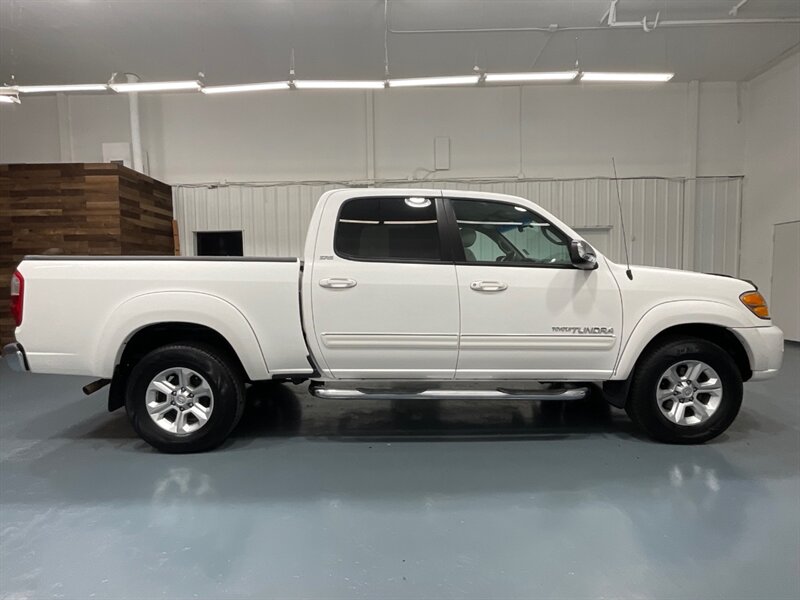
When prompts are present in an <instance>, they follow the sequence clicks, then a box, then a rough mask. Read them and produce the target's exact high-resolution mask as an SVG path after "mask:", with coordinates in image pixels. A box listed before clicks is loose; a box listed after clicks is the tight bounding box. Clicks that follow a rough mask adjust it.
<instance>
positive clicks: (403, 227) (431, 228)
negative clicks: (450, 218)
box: [334, 197, 442, 262]
mask: <svg viewBox="0 0 800 600" xmlns="http://www.w3.org/2000/svg"><path fill="white" fill-rule="evenodd" d="M334 250H335V251H336V254H338V255H339V256H341V257H342V258H349V259H354V260H378V261H380V260H386V261H402V262H430V261H441V259H442V255H441V244H440V239H439V228H438V225H437V221H436V201H435V199H434V198H422V197H420V198H414V197H407V198H403V197H396V198H353V199H352V200H348V201H346V202H345V203H344V204H343V205H342V208H341V210H340V211H339V218H338V221H337V223H336V233H335V235H334Z"/></svg>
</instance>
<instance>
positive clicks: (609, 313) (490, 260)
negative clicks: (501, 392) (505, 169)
mask: <svg viewBox="0 0 800 600" xmlns="http://www.w3.org/2000/svg"><path fill="white" fill-rule="evenodd" d="M448 202H449V203H450V206H451V207H452V213H451V214H452V215H453V216H454V218H455V220H456V222H457V225H458V230H459V237H460V240H461V245H462V247H463V256H456V275H457V278H458V286H459V292H460V306H461V336H460V348H459V358H458V367H457V373H456V377H457V378H459V379H476V378H481V379H482V378H498V379H547V380H558V379H578V380H594V379H602V378H604V377H607V376H609V375H610V374H611V372H612V371H613V368H614V363H615V361H616V357H617V351H618V349H619V335H620V333H621V325H622V306H621V301H620V295H619V289H618V287H617V284H616V281H615V280H614V278H613V276H612V275H611V273H610V271H609V270H608V268H607V266H606V264H605V262H604V261H603V260H602V259H601V264H600V267H599V268H598V269H595V270H592V271H584V270H580V269H577V268H575V267H573V265H572V263H571V261H570V257H569V249H568V248H569V246H568V244H569V241H570V240H569V238H568V236H567V235H566V234H564V233H562V232H561V231H560V230H559V229H557V228H556V227H555V226H554V225H553V224H552V223H550V222H549V221H548V220H547V219H545V218H544V217H542V216H541V215H539V214H537V213H536V212H534V211H533V210H531V209H530V208H528V207H525V206H521V205H516V204H513V203H509V202H505V201H499V200H498V201H494V200H492V201H487V200H471V199H468V198H452V199H449V200H448ZM458 250H459V251H460V250H461V249H460V248H459V249H458Z"/></svg>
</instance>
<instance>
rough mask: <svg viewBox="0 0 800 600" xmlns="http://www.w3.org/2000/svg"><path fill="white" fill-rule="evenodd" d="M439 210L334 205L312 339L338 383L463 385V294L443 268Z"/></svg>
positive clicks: (426, 203) (375, 202) (425, 200)
mask: <svg viewBox="0 0 800 600" xmlns="http://www.w3.org/2000/svg"><path fill="white" fill-rule="evenodd" d="M373 193H374V192H373ZM345 194H346V192H345ZM356 194H358V193H356ZM437 204H441V199H438V202H437V198H436V196H428V197H419V198H409V197H407V196H381V197H355V198H353V197H352V196H349V197H348V196H341V195H340V196H333V197H331V198H330V199H329V200H328V204H327V205H326V207H325V210H324V212H323V214H322V216H321V221H320V230H319V234H318V239H317V244H316V251H315V256H314V258H315V260H314V262H313V270H312V273H311V274H310V279H309V283H310V288H309V291H310V293H311V298H312V315H313V321H312V323H311V325H312V328H313V331H312V332H311V333H312V335H313V337H314V341H315V342H316V344H315V346H316V349H317V350H318V353H319V356H321V359H322V361H323V363H324V364H323V365H321V366H322V367H323V368H324V369H326V370H327V372H328V373H329V374H330V375H331V376H333V377H336V378H342V379H358V378H394V379H397V378H433V379H451V378H452V377H453V376H454V374H455V366H456V358H457V353H458V324H459V315H458V311H459V307H458V288H457V285H456V275H455V266H454V265H453V263H452V260H451V261H449V262H444V260H443V258H442V245H441V242H440V235H439V226H438V223H437V216H436V215H437ZM316 354H317V353H315V355H316Z"/></svg>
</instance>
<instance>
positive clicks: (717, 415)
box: [625, 338, 742, 444]
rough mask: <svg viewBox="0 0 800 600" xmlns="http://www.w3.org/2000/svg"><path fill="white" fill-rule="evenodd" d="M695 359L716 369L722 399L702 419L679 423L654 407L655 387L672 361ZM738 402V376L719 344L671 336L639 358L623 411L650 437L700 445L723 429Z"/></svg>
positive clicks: (739, 396)
mask: <svg viewBox="0 0 800 600" xmlns="http://www.w3.org/2000/svg"><path fill="white" fill-rule="evenodd" d="M688 360H697V361H702V362H704V363H706V364H707V365H708V366H710V367H711V368H712V369H714V371H716V373H717V375H718V377H719V380H720V383H721V384H722V398H721V400H720V404H719V406H718V408H717V409H716V411H715V412H714V413H713V414H711V416H710V417H708V418H707V420H706V421H704V422H701V423H696V424H693V425H679V424H677V423H674V422H673V421H671V420H670V419H668V418H667V417H666V416H665V415H664V414H662V412H661V410H660V409H659V407H658V402H657V400H656V390H657V387H658V386H659V383H660V380H661V376H662V374H664V372H665V371H666V370H667V369H668V368H670V367H671V366H672V365H675V364H676V363H680V362H681V361H688ZM741 405H742V375H741V373H740V372H739V368H738V367H737V366H736V363H735V362H734V360H733V358H732V357H731V355H730V354H728V353H727V352H726V351H725V350H724V349H722V348H721V347H720V346H718V345H716V344H714V343H713V342H709V341H707V340H703V339H699V338H671V339H667V340H665V341H664V342H663V343H661V344H659V345H658V346H657V347H654V348H651V349H649V350H647V351H646V353H645V354H644V355H643V356H642V357H641V358H640V360H639V362H638V363H637V365H636V370H635V372H634V374H633V380H632V381H631V388H630V395H629V396H628V401H627V403H626V405H625V411H626V412H627V413H628V416H629V417H630V418H631V420H632V421H633V422H634V423H635V424H636V425H638V426H639V427H640V428H642V429H643V430H644V431H645V432H646V433H647V434H648V435H649V436H650V437H652V438H653V439H655V440H657V441H660V442H666V443H669V444H701V443H703V442H707V441H708V440H711V439H713V438H715V437H717V436H718V435H720V434H721V433H722V432H724V431H725V430H726V429H727V428H728V427H729V426H730V424H731V423H733V420H734V419H735V418H736V415H737V414H739V408H740V407H741Z"/></svg>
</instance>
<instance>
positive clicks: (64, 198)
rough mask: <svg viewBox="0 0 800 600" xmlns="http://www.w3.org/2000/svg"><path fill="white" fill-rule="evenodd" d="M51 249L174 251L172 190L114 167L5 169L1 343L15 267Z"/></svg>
mask: <svg viewBox="0 0 800 600" xmlns="http://www.w3.org/2000/svg"><path fill="white" fill-rule="evenodd" d="M47 252H54V253H59V254H67V255H71V254H75V255H81V254H88V255H120V254H166V255H169V254H173V252H174V249H173V242H172V191H171V188H170V187H169V186H168V185H167V184H165V183H162V182H160V181H156V180H155V179H152V178H150V177H147V176H145V175H142V174H140V173H137V172H135V171H133V170H131V169H128V168H126V167H122V166H119V165H114V164H93V163H63V164H62V163H58V164H19V165H0V344H5V343H8V342H9V341H12V339H13V328H14V325H13V322H12V320H11V316H10V313H9V311H8V297H9V292H10V290H9V282H10V279H11V274H12V272H13V271H14V268H15V267H16V265H17V264H18V263H19V261H20V260H22V258H23V256H25V255H26V254H42V253H47Z"/></svg>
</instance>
